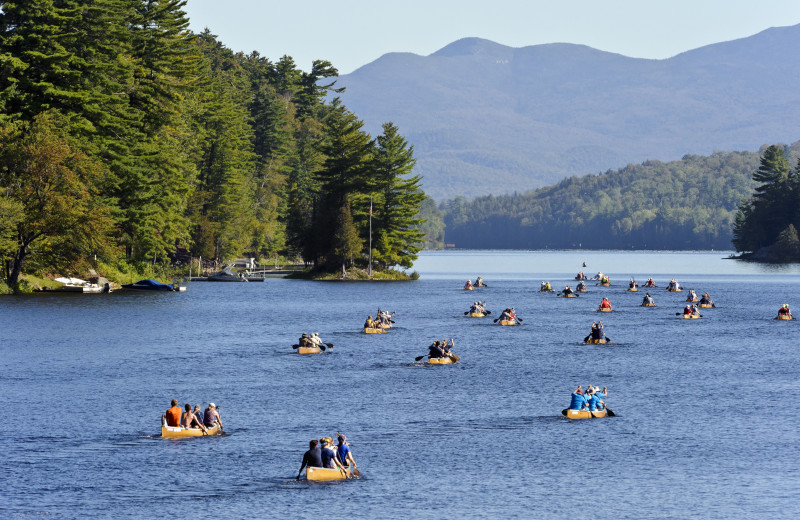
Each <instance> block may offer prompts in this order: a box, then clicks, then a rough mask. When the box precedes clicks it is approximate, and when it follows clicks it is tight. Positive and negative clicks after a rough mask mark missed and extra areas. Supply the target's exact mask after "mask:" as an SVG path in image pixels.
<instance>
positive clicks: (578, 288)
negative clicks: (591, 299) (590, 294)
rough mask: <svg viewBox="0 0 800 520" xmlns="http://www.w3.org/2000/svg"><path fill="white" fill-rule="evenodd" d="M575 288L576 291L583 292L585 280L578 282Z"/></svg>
mask: <svg viewBox="0 0 800 520" xmlns="http://www.w3.org/2000/svg"><path fill="white" fill-rule="evenodd" d="M575 290H576V291H578V292H584V291H585V290H586V282H584V281H583V280H581V281H580V282H578V286H577V287H575Z"/></svg>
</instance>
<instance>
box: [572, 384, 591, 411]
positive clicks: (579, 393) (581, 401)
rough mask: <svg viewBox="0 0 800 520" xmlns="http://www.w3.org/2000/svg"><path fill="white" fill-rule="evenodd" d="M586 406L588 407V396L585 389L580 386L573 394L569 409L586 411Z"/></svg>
mask: <svg viewBox="0 0 800 520" xmlns="http://www.w3.org/2000/svg"><path fill="white" fill-rule="evenodd" d="M586 405H587V399H586V396H585V395H584V393H583V387H582V386H580V385H578V388H576V389H575V390H574V391H573V392H572V399H571V400H570V403H569V409H570V410H584V409H586Z"/></svg>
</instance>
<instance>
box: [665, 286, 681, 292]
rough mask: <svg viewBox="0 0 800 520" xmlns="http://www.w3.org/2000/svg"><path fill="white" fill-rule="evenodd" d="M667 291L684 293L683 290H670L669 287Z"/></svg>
mask: <svg viewBox="0 0 800 520" xmlns="http://www.w3.org/2000/svg"><path fill="white" fill-rule="evenodd" d="M667 290H668V291H669V292H681V291H683V289H670V288H669V287H667Z"/></svg>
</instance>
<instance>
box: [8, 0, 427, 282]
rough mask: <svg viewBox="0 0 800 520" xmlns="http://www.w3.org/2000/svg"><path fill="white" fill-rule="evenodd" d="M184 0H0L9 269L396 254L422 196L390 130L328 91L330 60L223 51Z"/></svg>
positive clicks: (411, 251)
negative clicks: (179, 258)
mask: <svg viewBox="0 0 800 520" xmlns="http://www.w3.org/2000/svg"><path fill="white" fill-rule="evenodd" d="M185 4H186V1H185V0H26V1H25V2H3V1H0V195H2V196H0V257H2V260H3V266H4V270H5V273H4V275H5V278H6V279H7V281H8V282H9V284H10V285H13V284H14V283H16V281H17V279H18V277H19V275H20V274H21V273H23V272H24V271H25V270H26V269H29V270H32V271H46V272H59V271H60V272H69V271H70V270H74V269H75V268H76V266H80V265H87V260H88V259H90V258H94V257H95V256H97V257H100V258H103V259H105V260H106V261H108V262H112V263H113V262H120V263H128V264H133V265H135V264H136V263H137V262H153V263H156V262H159V263H166V262H168V256H169V255H170V254H172V253H174V252H175V251H176V250H177V249H179V248H180V249H186V250H188V251H189V252H190V253H191V254H192V255H193V256H195V257H200V256H202V257H203V258H208V259H216V260H219V261H222V260H228V259H232V258H235V257H237V256H241V255H243V254H250V255H254V256H259V257H271V256H273V255H278V254H280V255H284V256H286V257H290V258H302V259H303V260H304V261H305V262H307V263H309V264H314V265H315V266H320V267H323V266H324V267H328V268H330V267H331V266H338V265H343V264H345V263H356V264H360V265H364V264H365V262H366V260H365V259H366V258H367V257H368V256H369V255H370V253H372V257H373V259H374V262H375V265H376V266H377V267H379V268H390V267H392V266H398V265H399V266H403V267H409V266H410V265H411V263H412V262H413V260H414V259H415V258H416V253H417V252H418V251H419V248H420V243H421V242H422V241H423V238H424V237H423V234H424V232H423V231H422V230H421V227H422V226H424V225H425V223H424V222H423V221H422V219H420V218H419V217H418V214H419V209H420V205H421V204H422V203H423V201H424V200H425V195H424V193H423V192H422V190H421V179H420V177H419V176H415V175H414V174H413V168H414V164H415V159H414V156H413V146H411V145H409V143H408V142H407V141H406V140H405V138H403V137H402V135H401V134H400V133H399V129H398V128H397V127H396V126H395V125H393V124H391V123H385V124H384V125H383V132H382V134H381V135H379V136H376V137H375V138H373V137H372V136H370V135H369V134H367V133H366V132H365V131H364V130H363V129H362V127H363V123H362V121H360V120H359V119H358V118H357V117H356V115H355V114H353V113H352V112H350V111H349V110H348V109H347V108H346V107H345V106H344V105H343V104H342V103H341V102H339V100H338V99H336V98H335V95H336V93H337V92H340V90H338V89H337V87H336V86H335V80H334V79H333V78H335V77H336V76H337V75H338V72H337V70H336V68H335V67H334V66H333V65H332V64H331V63H330V62H328V61H324V60H316V61H314V62H313V63H312V65H311V68H310V70H309V71H308V72H306V71H303V70H301V69H300V68H299V67H298V66H297V65H296V64H295V63H294V61H293V60H292V58H291V57H289V56H284V57H282V58H281V59H280V60H278V61H271V60H270V59H268V58H266V57H262V56H261V55H259V54H258V53H257V52H252V53H250V54H243V53H234V52H232V51H231V50H229V49H228V48H226V47H225V46H224V45H223V44H222V42H220V41H219V40H218V39H217V38H216V37H215V36H214V35H213V34H211V33H210V32H209V31H208V30H206V31H205V32H204V33H202V34H193V33H192V32H191V31H189V29H188V27H189V20H188V18H187V16H186V13H185V12H184V11H183V7H184V6H185ZM428 204H430V202H428ZM370 215H371V216H372V218H371V219H370ZM370 220H371V221H372V250H371V251H369V250H368V244H369V238H370V229H369V222H370Z"/></svg>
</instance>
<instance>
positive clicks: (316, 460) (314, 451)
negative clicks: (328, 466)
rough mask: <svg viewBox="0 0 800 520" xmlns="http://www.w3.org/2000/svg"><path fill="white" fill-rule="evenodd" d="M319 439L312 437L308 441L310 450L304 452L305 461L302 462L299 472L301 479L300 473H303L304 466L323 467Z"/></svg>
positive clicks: (298, 477)
mask: <svg viewBox="0 0 800 520" xmlns="http://www.w3.org/2000/svg"><path fill="white" fill-rule="evenodd" d="M318 445H319V441H318V440H317V439H311V440H310V441H309V442H308V451H307V452H305V453H304V454H303V462H302V463H301V464H300V471H298V472H297V479H296V480H300V475H302V474H303V468H305V467H314V468H322V467H324V466H323V465H322V449H321V448H320V447H319V446H318Z"/></svg>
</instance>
